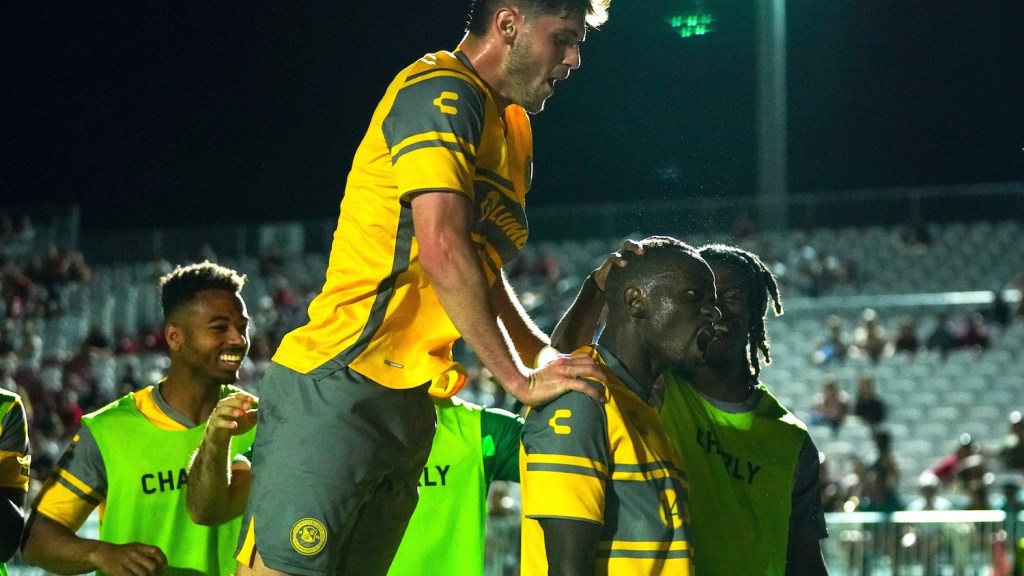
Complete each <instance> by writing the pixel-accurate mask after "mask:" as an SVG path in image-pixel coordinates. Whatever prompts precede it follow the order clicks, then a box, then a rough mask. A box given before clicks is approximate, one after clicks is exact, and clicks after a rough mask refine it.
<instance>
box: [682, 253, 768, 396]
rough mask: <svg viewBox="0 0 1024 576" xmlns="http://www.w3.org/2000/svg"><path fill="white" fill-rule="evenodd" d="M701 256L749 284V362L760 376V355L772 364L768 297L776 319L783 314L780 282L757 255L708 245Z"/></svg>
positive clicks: (751, 369)
mask: <svg viewBox="0 0 1024 576" xmlns="http://www.w3.org/2000/svg"><path fill="white" fill-rule="evenodd" d="M699 252H700V255H701V256H702V257H703V258H704V259H705V260H707V261H708V262H709V263H711V262H718V263H721V264H725V265H728V266H732V267H734V268H736V269H737V270H739V271H740V272H741V273H742V274H743V276H744V280H745V281H746V285H747V288H748V290H749V292H748V293H747V299H748V303H749V307H750V318H748V325H749V326H750V331H749V332H748V334H747V338H748V346H747V348H748V349H749V360H750V373H751V374H753V375H754V376H757V375H758V374H760V373H761V362H760V361H759V360H758V352H759V351H760V353H761V354H763V355H764V363H765V364H771V363H772V357H771V355H770V354H769V353H768V350H769V349H770V348H771V345H770V343H769V340H768V333H767V332H766V330H765V318H767V317H768V298H769V297H771V299H772V303H773V304H774V306H773V309H774V310H775V315H776V316H781V315H782V296H781V295H780V294H779V283H778V281H777V280H776V279H775V274H772V271H771V270H769V269H768V266H766V265H765V263H764V262H762V261H761V259H760V258H758V257H757V255H756V254H753V253H751V252H747V251H746V250H743V249H742V248H737V247H735V246H727V245H725V244H708V245H707V246H702V247H701V248H700V250H699Z"/></svg>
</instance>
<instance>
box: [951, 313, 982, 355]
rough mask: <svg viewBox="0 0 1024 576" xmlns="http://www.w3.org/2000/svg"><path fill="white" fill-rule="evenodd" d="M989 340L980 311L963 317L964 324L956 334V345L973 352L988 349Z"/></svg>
mask: <svg viewBox="0 0 1024 576" xmlns="http://www.w3.org/2000/svg"><path fill="white" fill-rule="evenodd" d="M990 344H991V341H990V339H989V334H988V326H986V325H985V318H984V317H983V316H982V315H981V313H980V312H972V313H970V314H968V315H967V316H965V317H964V324H963V326H961V328H960V330H959V331H958V332H957V335H956V345H957V347H958V348H964V349H967V350H971V351H974V352H983V351H985V350H988V348H989V346H990Z"/></svg>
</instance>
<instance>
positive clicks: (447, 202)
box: [412, 192, 603, 405]
mask: <svg viewBox="0 0 1024 576" xmlns="http://www.w3.org/2000/svg"><path fill="white" fill-rule="evenodd" d="M412 209H413V225H414V226H415V229H416V240H417V242H418V243H419V259H420V264H421V265H422V266H423V269H424V271H425V272H426V274H427V276H428V277H429V278H430V281H431V284H432V285H433V287H434V291H435V292H436V293H437V296H438V299H439V300H440V301H441V305H442V306H444V309H445V312H447V314H448V316H449V317H450V318H451V320H452V323H453V324H454V325H455V327H456V328H457V329H458V330H459V333H460V334H461V335H462V337H463V338H464V339H465V340H466V342H467V343H468V344H469V346H470V347H471V348H472V349H473V351H474V352H476V355H477V357H479V358H480V360H481V362H483V364H484V366H486V367H487V369H488V370H490V371H491V373H492V374H493V375H494V377H495V378H496V379H497V380H498V381H499V382H500V383H501V385H502V386H504V387H505V389H506V390H508V392H509V394H511V395H512V396H514V397H515V398H516V399H518V400H519V401H521V402H523V403H524V404H527V405H537V404H543V403H545V402H548V401H550V400H552V399H554V398H557V397H558V396H560V395H562V394H564V393H565V392H568V391H569V390H577V391H579V392H583V393H585V394H587V395H589V396H591V397H593V398H594V399H596V400H599V401H601V400H602V399H603V394H602V393H601V392H600V391H599V390H597V389H595V388H594V387H593V386H592V385H591V384H589V383H588V382H587V381H585V380H583V378H601V377H603V372H602V371H601V368H600V367H598V365H597V363H595V362H594V361H593V360H592V359H590V358H589V357H586V356H579V357H575V356H574V357H566V358H561V359H559V360H558V361H556V362H553V363H552V364H550V365H548V366H546V367H544V368H543V369H541V370H538V371H536V372H533V373H530V372H528V371H527V370H526V368H525V367H524V366H523V363H522V362H521V361H520V360H519V358H518V357H517V356H515V355H514V354H513V353H512V352H511V351H510V350H509V348H508V345H507V344H506V342H505V338H504V336H502V334H501V330H500V329H499V327H498V315H497V312H496V311H495V309H494V304H493V302H492V301H491V295H490V289H489V287H488V286H487V281H486V278H485V276H484V273H483V270H481V268H480V262H479V260H478V258H477V256H476V253H475V252H474V250H473V247H472V245H471V244H470V230H471V222H472V213H473V210H472V206H471V205H470V203H469V201H468V200H467V199H466V198H464V197H462V196H460V195H458V194H454V193H451V192H427V193H422V194H419V195H417V196H416V197H415V198H413V200H412Z"/></svg>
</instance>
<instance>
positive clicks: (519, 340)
mask: <svg viewBox="0 0 1024 576" xmlns="http://www.w3.org/2000/svg"><path fill="white" fill-rule="evenodd" d="M491 302H492V303H493V304H494V309H495V311H497V313H498V320H499V321H500V322H501V325H502V326H503V327H504V328H505V333H506V334H508V337H509V340H511V341H512V346H513V347H514V348H515V350H516V352H518V353H519V357H520V358H521V359H522V360H523V363H525V364H528V365H530V366H531V367H535V368H536V367H539V366H535V365H534V362H533V361H534V359H535V358H537V355H538V354H540V351H541V350H543V349H544V347H545V346H548V345H549V340H548V337H547V334H544V332H543V331H542V330H541V329H540V328H538V327H537V325H536V324H534V322H533V319H531V318H530V315H529V314H527V313H526V310H525V309H523V306H522V304H520V302H519V298H517V297H516V294H515V291H514V290H513V289H512V286H511V285H510V284H509V283H508V278H507V277H506V276H505V272H504V271H502V273H501V276H500V277H499V278H498V280H497V281H496V282H495V283H494V287H493V288H492V289H491Z"/></svg>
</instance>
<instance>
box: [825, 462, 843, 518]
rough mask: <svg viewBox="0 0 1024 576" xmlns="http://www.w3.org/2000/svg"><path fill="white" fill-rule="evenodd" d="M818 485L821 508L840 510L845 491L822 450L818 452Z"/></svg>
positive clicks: (833, 510) (831, 463)
mask: <svg viewBox="0 0 1024 576" xmlns="http://www.w3.org/2000/svg"><path fill="white" fill-rule="evenodd" d="M818 486H820V487H821V509H822V511H823V512H842V511H843V502H845V500H846V498H845V492H844V491H843V485H842V482H841V481H840V479H839V478H838V477H837V476H836V471H835V465H834V463H833V461H832V459H831V458H828V457H827V456H826V455H825V453H824V452H818Z"/></svg>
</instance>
